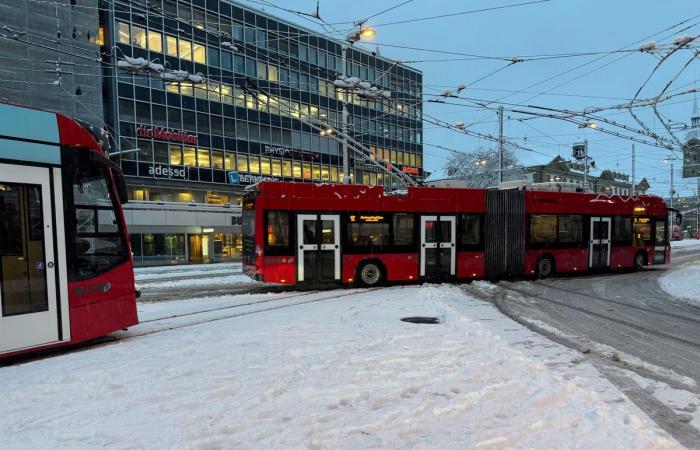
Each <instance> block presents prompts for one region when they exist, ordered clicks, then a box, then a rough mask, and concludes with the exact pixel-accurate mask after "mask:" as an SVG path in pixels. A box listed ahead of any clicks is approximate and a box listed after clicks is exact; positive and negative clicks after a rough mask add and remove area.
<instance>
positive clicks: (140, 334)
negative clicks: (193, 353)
mask: <svg viewBox="0 0 700 450" xmlns="http://www.w3.org/2000/svg"><path fill="white" fill-rule="evenodd" d="M382 289H387V287H377V288H367V289H353V290H352V292H344V293H338V291H337V290H334V291H328V292H329V295H328V296H323V297H322V298H313V299H310V300H304V301H299V302H294V303H291V304H285V305H277V306H272V307H267V308H262V309H254V310H251V311H244V312H240V313H235V314H227V315H224V316H215V317H211V318H207V319H204V320H196V321H194V322H186V323H181V324H175V325H168V326H164V327H161V328H157V329H153V330H147V331H143V332H135V333H129V332H124V333H125V335H124V336H119V335H116V336H113V339H112V340H111V341H110V342H107V343H106V344H109V343H114V342H121V341H126V340H130V339H135V338H139V337H144V336H150V335H153V334H158V333H163V332H166V331H173V330H178V329H182V328H187V327H193V326H197V325H202V324H206V323H212V322H217V321H221V320H228V319H235V318H238V317H244V316H249V315H253V314H260V313H265V312H270V311H275V310H279V309H285V308H292V307H295V306H301V305H307V304H310V303H318V302H322V301H328V300H335V299H339V298H343V297H349V296H353V295H358V294H364V293H368V292H374V291H377V290H382ZM321 292H324V291H309V292H303V293H299V294H296V295H288V296H284V297H276V298H272V299H266V300H261V301H258V302H248V303H245V304H238V305H230V306H224V307H218V308H209V309H207V310H202V311H192V312H188V313H183V314H174V315H171V316H166V317H162V318H155V319H149V320H146V321H143V322H141V323H140V324H146V323H150V324H154V323H157V322H160V321H167V320H173V319H178V318H181V317H189V316H195V315H200V314H207V313H211V312H216V311H221V310H226V309H234V308H241V307H244V306H253V305H258V304H262V303H271V302H279V301H283V300H288V299H290V298H291V299H294V298H298V297H304V296H309V295H314V294H319V293H321ZM137 327H138V325H137ZM134 328H136V327H134Z"/></svg>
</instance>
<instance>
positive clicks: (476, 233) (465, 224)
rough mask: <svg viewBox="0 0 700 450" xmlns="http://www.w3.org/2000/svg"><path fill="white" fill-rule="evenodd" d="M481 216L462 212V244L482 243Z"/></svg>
mask: <svg viewBox="0 0 700 450" xmlns="http://www.w3.org/2000/svg"><path fill="white" fill-rule="evenodd" d="M480 228H481V216H480V215H479V214H462V227H461V230H460V234H461V242H462V245H468V246H476V245H479V244H481V229H480Z"/></svg>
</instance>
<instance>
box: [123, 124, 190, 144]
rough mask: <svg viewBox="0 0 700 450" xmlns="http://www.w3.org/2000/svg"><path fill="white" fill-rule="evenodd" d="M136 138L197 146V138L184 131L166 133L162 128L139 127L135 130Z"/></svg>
mask: <svg viewBox="0 0 700 450" xmlns="http://www.w3.org/2000/svg"><path fill="white" fill-rule="evenodd" d="M136 137H139V138H149V139H157V140H159V141H167V142H179V143H181V144H190V145H197V136H195V135H193V134H190V133H188V132H187V131H184V130H179V131H168V130H166V129H164V128H158V127H154V128H147V127H143V126H140V127H138V128H136Z"/></svg>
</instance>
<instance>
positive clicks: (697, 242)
mask: <svg viewBox="0 0 700 450" xmlns="http://www.w3.org/2000/svg"><path fill="white" fill-rule="evenodd" d="M671 250H672V251H678V252H683V251H686V250H700V239H684V240H682V241H671Z"/></svg>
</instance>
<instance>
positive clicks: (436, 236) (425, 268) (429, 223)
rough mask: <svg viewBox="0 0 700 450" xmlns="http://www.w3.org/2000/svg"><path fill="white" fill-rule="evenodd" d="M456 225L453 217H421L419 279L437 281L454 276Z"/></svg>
mask: <svg viewBox="0 0 700 450" xmlns="http://www.w3.org/2000/svg"><path fill="white" fill-rule="evenodd" d="M456 225H457V219H456V217H455V216H421V218H420V259H421V263H420V276H421V277H426V278H430V279H437V280H439V279H444V278H449V277H450V276H454V275H455V261H456V245H455V243H456V242H457V227H456Z"/></svg>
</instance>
